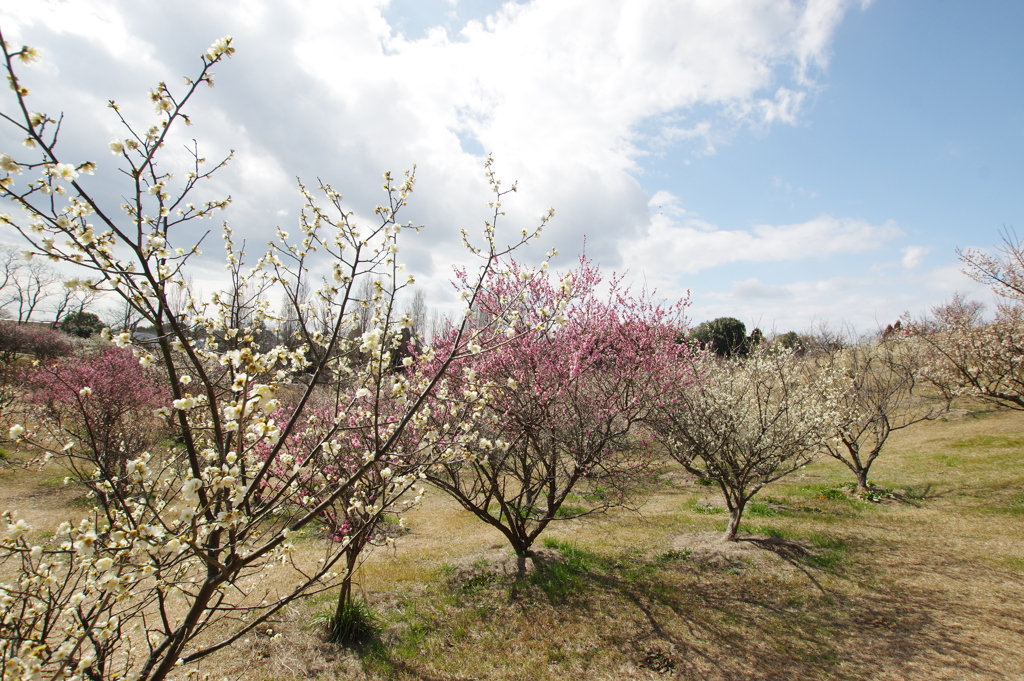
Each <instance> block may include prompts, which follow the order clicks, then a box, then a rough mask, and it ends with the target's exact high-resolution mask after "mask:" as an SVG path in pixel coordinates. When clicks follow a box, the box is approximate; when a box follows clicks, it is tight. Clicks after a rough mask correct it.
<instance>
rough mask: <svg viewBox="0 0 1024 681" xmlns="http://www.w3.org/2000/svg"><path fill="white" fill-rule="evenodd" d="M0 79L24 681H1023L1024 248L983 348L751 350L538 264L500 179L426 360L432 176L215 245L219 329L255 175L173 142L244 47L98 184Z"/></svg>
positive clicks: (11, 539)
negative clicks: (211, 228)
mask: <svg viewBox="0 0 1024 681" xmlns="http://www.w3.org/2000/svg"><path fill="white" fill-rule="evenodd" d="M0 45H3V47H4V59H5V65H4V68H5V70H6V74H7V77H8V81H9V84H10V86H11V94H9V95H8V100H7V101H6V102H5V103H4V104H3V106H4V107H5V108H4V109H3V110H2V111H0V114H2V115H0V124H2V125H3V126H6V128H7V129H8V132H9V133H12V134H16V135H17V137H18V138H19V139H21V140H23V141H22V144H21V147H19V148H18V149H8V150H6V152H4V153H0V197H3V198H4V199H5V200H6V203H7V205H8V207H9V208H10V210H11V211H12V212H11V214H8V213H0V223H3V225H4V227H3V229H4V230H6V233H8V234H9V235H10V236H11V237H12V238H14V239H17V240H20V248H19V247H18V246H14V245H11V244H7V245H4V246H3V247H2V248H0V284H2V285H0V316H3V315H6V317H5V318H4V319H3V320H2V321H0V447H2V452H0V454H2V456H0V482H2V486H0V502H2V503H0V511H2V512H3V515H2V517H0V607H2V612H0V670H2V677H0V678H2V681H29V680H31V681H37V680H39V679H53V680H54V681H57V680H60V681H124V680H128V679H130V680H131V681H163V679H197V680H198V679H203V680H204V681H205V680H206V679H243V678H245V679H260V680H263V679H266V680H268V681H269V680H272V679H274V680H276V679H317V678H319V679H334V678H364V679H451V680H456V679H458V680H463V681H469V680H470V679H539V678H549V679H619V678H643V677H650V678H660V677H662V676H666V677H677V678H687V679H737V680H739V679H780V678H787V679H788V678H795V679H804V678H822V679H893V680H895V679H1003V678H1008V675H1009V676H1010V677H1012V675H1013V674H1014V673H1016V670H1020V669H1024V620H1022V609H1021V607H1020V602H1021V601H1020V593H1021V586H1022V582H1024V549H1022V543H1021V539H1022V531H1021V517H1022V515H1024V491H1022V490H1024V467H1022V465H1021V464H1022V457H1024V438H1022V437H1021V436H1020V433H1021V432H1022V427H1024V371H1022V367H1024V363H1022V362H1021V359H1022V357H1024V350H1022V347H1024V343H1022V341H1021V334H1022V333H1024V241H1022V240H1020V239H1018V238H1017V237H1016V235H1015V234H1014V233H1013V232H1012V231H1006V232H1004V233H1003V245H1002V247H1001V248H1000V249H999V250H998V251H997V252H996V254H990V253H987V252H985V253H982V252H977V251H974V250H970V249H967V250H961V251H958V255H959V256H960V260H961V262H962V263H963V265H964V266H965V270H964V271H965V273H966V274H968V275H969V276H971V277H972V278H974V279H975V280H977V281H979V282H982V283H984V284H986V285H988V286H990V287H991V289H992V290H993V292H994V293H995V294H996V295H997V297H998V300H999V302H998V304H997V305H996V306H995V316H994V319H986V318H985V317H984V315H983V307H984V306H982V305H981V304H980V303H976V302H973V301H969V300H967V299H966V298H964V297H962V296H960V295H957V296H955V297H954V298H953V299H952V300H951V301H949V302H947V303H944V304H941V305H938V306H936V307H934V308H932V310H931V314H930V315H926V316H924V317H921V318H912V317H910V316H909V315H905V316H904V317H903V318H901V320H900V321H898V322H896V323H894V324H893V325H891V326H890V327H888V328H887V329H885V330H884V331H881V330H880V331H879V333H877V334H871V335H868V336H857V335H856V334H853V333H852V332H848V330H845V329H840V330H838V331H836V330H830V329H829V328H828V327H823V326H819V327H818V328H817V329H813V330H811V331H809V332H807V333H804V334H797V333H796V332H790V333H786V334H781V335H776V334H772V335H771V336H770V337H768V336H765V335H764V334H763V333H762V332H761V331H760V330H759V329H754V330H752V332H751V333H750V335H749V336H748V335H746V330H745V328H743V325H742V323H741V322H739V321H738V320H735V319H732V318H719V319H716V320H712V321H710V322H706V323H704V324H701V325H698V326H696V327H694V328H691V327H690V324H689V321H688V320H687V319H686V316H685V314H684V312H685V309H686V307H687V301H686V300H677V301H664V300H662V299H660V298H657V297H656V295H655V294H654V293H653V292H651V291H648V290H645V289H644V290H636V289H633V290H631V289H630V288H629V287H628V286H626V285H625V284H624V280H623V277H621V276H617V275H611V276H609V275H608V273H606V272H603V271H602V269H601V267H600V266H599V265H598V264H597V263H595V262H593V261H592V260H590V259H588V258H587V257H586V256H585V255H580V256H579V257H578V260H577V264H576V265H575V266H573V267H570V268H569V269H563V270H559V271H557V272H556V271H553V269H554V268H552V269H549V264H550V263H551V262H552V260H553V258H554V257H555V256H556V255H557V252H556V249H554V248H551V250H549V251H548V252H547V253H546V254H545V255H544V257H543V258H540V257H537V258H531V259H532V260H536V264H524V263H523V262H521V261H520V260H517V258H521V257H523V255H524V254H525V253H530V252H532V251H531V249H532V248H533V245H532V244H533V243H534V242H536V241H537V240H538V239H540V238H541V232H542V230H543V229H544V228H545V226H546V225H547V224H548V222H549V221H550V219H551V218H552V216H553V211H551V210H549V211H547V212H544V213H542V214H540V215H539V216H538V217H537V219H536V221H535V222H533V223H532V227H527V228H523V227H521V226H520V225H517V226H516V227H515V228H513V229H509V228H508V226H507V224H506V223H507V218H506V217H505V212H504V208H503V205H502V204H503V202H506V201H509V200H510V198H511V197H510V195H511V194H513V193H514V192H515V191H516V190H517V188H516V185H515V184H511V185H508V184H502V180H501V179H499V178H498V176H497V173H496V171H495V169H494V165H493V160H492V159H490V158H488V159H487V160H486V161H485V163H484V167H483V172H484V177H485V179H486V183H487V186H488V187H489V192H490V194H489V199H490V201H489V202H488V203H487V206H486V212H485V214H484V218H483V219H482V220H481V222H482V225H481V228H480V229H479V231H478V233H477V234H470V233H469V232H468V230H462V232H461V241H462V246H463V249H464V252H463V253H461V254H460V255H459V256H458V257H453V258H452V261H453V262H455V263H457V264H455V265H453V267H452V270H451V282H450V283H451V285H452V289H453V290H452V291H451V293H452V294H453V298H454V299H455V300H457V301H458V302H457V303H456V305H457V307H458V310H457V311H453V312H452V313H451V314H450V315H448V316H447V317H444V318H442V317H440V316H436V315H435V317H436V319H435V320H434V321H435V322H436V323H434V322H431V323H430V324H429V327H430V328H428V324H427V312H426V309H425V304H424V296H423V293H422V290H419V289H417V288H416V284H417V282H416V278H415V276H413V275H411V274H409V273H408V272H407V271H406V268H405V265H404V264H403V262H402V261H401V257H402V255H401V254H402V253H404V252H405V251H404V250H403V249H405V248H406V247H407V244H408V243H409V242H410V241H412V243H414V244H416V243H419V244H423V243H424V242H423V240H422V239H423V238H422V237H418V236H417V235H418V234H419V232H420V231H421V227H419V226H416V225H414V224H413V223H412V222H409V221H405V222H403V221H402V220H403V219H404V217H405V215H406V211H405V206H407V204H408V201H409V200H410V197H411V194H412V193H413V191H414V189H415V186H416V173H415V168H413V169H410V170H409V171H406V172H405V173H403V174H400V175H398V174H392V173H391V172H386V173H384V176H383V187H382V193H381V199H380V200H381V204H380V205H377V206H376V207H375V208H373V209H372V210H367V211H365V213H361V214H359V215H360V217H357V213H356V211H355V209H353V208H352V207H350V206H349V205H348V203H347V202H345V200H344V199H343V197H342V195H341V193H340V192H339V191H337V190H336V189H335V188H333V187H332V186H331V185H330V184H328V183H326V182H321V181H319V180H318V182H317V185H316V186H315V187H314V186H306V185H303V184H300V185H299V191H298V197H297V200H298V202H299V205H300V206H301V208H300V209H299V215H298V219H297V220H296V221H294V222H293V224H292V226H291V227H290V229H291V230H292V231H291V232H289V231H288V230H286V229H284V228H282V227H277V229H276V233H275V236H274V238H273V240H272V241H270V242H269V243H267V244H266V246H262V245H261V246H259V249H258V250H256V249H254V247H253V246H251V245H250V246H249V248H250V250H252V252H251V253H248V254H247V253H246V251H245V249H246V244H247V240H246V238H245V234H244V233H243V232H241V231H240V232H239V233H238V234H236V232H235V229H234V228H233V227H232V226H231V225H230V224H229V223H227V222H225V223H223V224H222V226H221V228H220V238H221V242H222V248H223V255H222V256H221V255H219V254H218V255H216V256H213V260H212V262H214V263H215V265H216V268H215V269H217V270H218V272H220V273H221V274H222V278H221V279H219V280H218V282H219V284H222V287H221V288H219V289H217V290H215V291H213V292H210V293H209V294H204V293H202V292H201V291H200V289H199V288H198V287H196V286H195V285H194V284H193V278H192V276H193V274H194V273H196V272H200V273H203V272H208V271H210V267H209V263H210V262H211V259H210V258H211V256H209V255H206V256H204V255H203V253H202V249H201V248H200V246H203V247H204V248H206V249H207V250H214V251H216V250H218V249H216V248H214V249H211V248H210V246H209V244H208V243H207V241H213V240H214V239H213V238H212V237H211V238H210V239H209V240H207V239H206V237H207V236H208V232H207V231H205V228H203V227H201V226H200V224H202V223H200V224H194V223H198V222H199V221H200V220H203V219H207V218H213V217H214V216H219V215H220V214H221V212H222V211H225V210H226V209H227V208H228V207H229V205H230V204H231V197H230V196H227V195H213V194H211V191H219V189H218V187H219V186H220V185H216V184H210V183H209V180H210V178H211V177H212V176H213V175H214V174H216V173H217V172H218V171H219V170H220V169H221V168H223V167H224V166H225V164H227V163H228V162H229V161H230V160H231V156H230V154H229V155H228V156H227V157H225V158H221V159H214V160H213V161H209V160H208V159H206V157H205V156H203V155H202V153H201V152H200V150H199V142H197V141H195V140H190V139H189V138H187V137H185V136H183V132H182V131H181V130H180V128H181V126H183V125H188V124H189V123H190V122H191V120H190V118H189V114H188V113H186V111H187V110H188V105H189V103H190V101H191V100H192V98H193V96H198V95H197V92H198V91H199V90H200V88H205V87H206V86H207V85H209V86H211V87H212V85H213V82H214V73H213V69H214V68H215V67H218V65H221V64H222V63H223V62H224V61H225V60H226V59H228V58H229V57H231V55H232V54H233V53H234V47H233V43H232V39H231V38H230V37H227V36H225V37H224V38H221V39H219V40H217V41H215V42H214V43H213V44H212V45H211V46H210V47H209V48H208V49H207V51H206V52H205V53H204V54H202V55H201V56H200V58H199V62H200V63H199V65H197V66H196V68H195V70H194V72H193V74H192V75H191V76H189V77H186V78H185V79H184V85H179V84H175V85H173V86H170V85H168V84H167V82H160V83H159V84H158V85H156V86H155V87H154V88H153V89H151V90H150V91H149V93H148V100H149V104H151V105H152V109H153V113H151V114H149V117H148V118H146V117H145V116H142V115H140V114H138V113H137V112H134V111H133V113H132V114H129V113H126V112H125V111H123V110H122V109H121V108H120V106H119V105H118V104H117V103H116V102H110V103H109V109H110V111H109V112H108V113H109V115H110V116H111V119H112V121H113V123H114V124H115V125H116V128H117V130H118V131H119V132H118V135H119V136H120V137H119V138H118V139H114V140H112V141H111V142H109V143H108V148H109V151H110V152H111V153H112V154H113V157H114V160H113V162H111V163H109V166H110V167H109V168H108V169H107V171H104V170H103V169H102V168H100V166H98V165H97V163H96V162H94V161H92V160H87V159H80V158H71V157H69V156H67V155H66V152H65V147H64V146H62V145H59V144H58V142H59V138H60V131H61V126H62V124H63V122H64V117H63V114H61V113H59V112H49V113H47V112H39V111H35V110H33V109H32V108H31V107H30V102H31V101H33V100H29V99H28V98H29V97H30V94H31V89H30V88H29V87H28V86H27V85H26V82H27V80H24V79H23V72H22V69H23V67H27V66H29V65H31V64H32V63H34V62H35V61H37V60H38V58H39V52H38V50H36V49H35V48H33V47H30V46H22V47H20V48H17V47H16V46H13V45H10V44H7V43H4V42H3V39H2V34H0ZM29 73H31V72H29ZM24 78H27V79H28V80H31V78H30V77H29V76H24ZM175 83H180V81H175ZM182 145H184V146H183V147H182ZM169 148H174V149H175V151H174V152H170V151H168V149H169ZM182 148H183V149H184V151H182ZM7 152H9V153H7ZM67 153H74V152H67ZM104 153H106V152H104ZM112 170H116V171H117V172H112ZM103 172H106V174H105V175H103V174H102V173H103ZM93 175H96V176H97V177H96V181H95V182H94V181H93V180H91V179H90V176H93ZM116 182H119V183H121V184H119V185H118V186H119V187H122V189H121V190H118V191H121V192H122V193H121V196H122V198H121V200H120V201H121V202H119V203H118V204H116V205H114V204H110V205H108V204H109V198H108V197H109V196H112V195H114V194H112V189H111V186H110V185H111V183H116ZM427 238H429V237H427ZM417 239H420V241H416V240H417ZM248 243H250V244H251V242H248ZM428 245H429V242H428ZM204 258H205V259H204ZM48 263H56V265H59V266H60V267H62V268H64V269H63V270H57V269H54V267H56V265H50V264H48ZM58 291H60V292H61V294H58V293H57V292H58ZM46 299H49V300H50V302H49V303H47V305H49V306H50V307H51V308H52V309H49V312H50V313H53V314H54V315H55V319H57V320H60V325H62V326H61V330H58V329H56V328H54V327H55V326H58V324H53V323H39V322H38V319H36V320H33V319H32V315H33V314H35V312H36V311H37V310H38V309H42V308H40V305H41V301H44V300H46ZM54 301H56V303H54ZM98 301H106V302H105V303H104V305H105V306H106V307H105V313H104V314H105V316H106V317H107V319H105V320H101V319H100V318H99V316H98V315H97V314H96V313H94V312H90V311H89V308H90V307H91V306H96V305H99V304H100V303H99V302H98ZM43 307H45V306H43ZM94 309H97V310H99V309H100V308H99V307H94ZM15 310H16V311H17V316H16V318H15V315H14V311H15ZM72 336H74V338H72Z"/></svg>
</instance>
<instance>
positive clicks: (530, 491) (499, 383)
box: [427, 259, 690, 556]
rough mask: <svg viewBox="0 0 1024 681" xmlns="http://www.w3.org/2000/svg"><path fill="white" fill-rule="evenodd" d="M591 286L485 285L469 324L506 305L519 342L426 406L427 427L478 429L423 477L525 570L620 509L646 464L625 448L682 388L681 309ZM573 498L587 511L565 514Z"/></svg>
mask: <svg viewBox="0 0 1024 681" xmlns="http://www.w3.org/2000/svg"><path fill="white" fill-rule="evenodd" d="M523 280H526V281H528V285H527V287H526V289H525V290H521V289H520V287H519V282H521V281H523ZM599 283H600V274H599V271H598V268H597V267H596V266H594V265H593V264H592V263H590V262H589V261H587V260H585V259H581V261H580V266H579V267H578V268H577V269H575V270H573V271H572V272H569V273H568V274H566V275H565V276H563V277H561V279H560V281H559V282H557V283H554V282H552V281H551V279H550V278H549V277H547V276H539V275H538V273H533V272H528V271H525V270H523V269H522V268H520V267H518V266H516V265H515V264H513V265H512V266H510V267H509V268H508V269H506V270H502V271H496V272H494V273H493V274H492V275H491V277H490V279H489V280H488V282H487V287H486V289H485V291H484V294H483V295H482V296H481V297H480V298H479V299H478V315H477V319H478V320H481V321H483V322H485V323H486V321H487V320H488V319H490V318H491V317H492V316H493V315H495V314H497V313H498V312H499V311H500V310H503V309H505V308H506V307H507V306H508V305H509V304H512V305H513V314H514V315H515V323H514V326H511V327H509V328H508V329H506V333H509V334H512V335H515V334H520V333H521V334H524V335H525V339H524V340H522V341H520V342H518V343H515V344H511V343H505V344H503V345H500V346H499V347H498V348H497V349H495V350H494V351H493V352H490V353H482V354H477V355H474V356H472V357H469V358H466V359H464V360H462V361H460V362H459V363H458V365H457V369H458V372H455V373H453V375H451V376H450V377H449V378H448V379H446V381H444V382H442V383H441V384H439V386H438V388H437V391H436V393H435V399H434V400H433V401H432V403H431V411H432V417H433V418H434V420H435V422H436V423H438V424H444V423H448V422H452V421H455V422H461V421H467V420H468V419H472V420H473V423H474V424H475V427H474V428H473V429H471V430H467V431H466V432H465V433H463V434H462V435H461V437H458V438H454V439H453V442H454V444H451V443H449V442H447V441H446V442H445V444H444V447H445V449H444V451H440V452H438V454H439V456H440V460H439V461H437V462H436V463H434V464H433V465H431V466H430V467H428V468H427V477H428V478H429V480H430V481H431V482H433V483H434V484H435V485H436V486H438V487H440V488H441V489H443V490H444V491H446V492H447V493H449V494H450V495H452V496H453V497H454V498H455V499H456V500H458V502H459V503H460V504H461V505H462V506H463V507H464V508H466V509H467V510H469V511H470V512H472V513H473V514H475V515H476V516H477V517H478V518H480V519H481V520H483V521H484V522H486V523H488V524H490V525H492V526H493V527H495V528H496V529H497V530H498V531H500V532H501V533H502V534H503V535H504V536H505V537H506V538H507V539H508V541H509V543H510V544H511V546H512V548H513V549H514V550H515V552H516V553H517V554H518V555H520V556H526V555H528V554H529V551H530V547H531V546H532V544H533V542H534V541H535V540H536V539H537V537H538V536H539V535H540V534H541V533H542V532H543V531H544V530H545V528H546V527H547V526H548V525H549V524H550V523H551V522H553V521H556V520H562V519H571V518H578V517H580V516H583V515H587V514H590V513H594V512H598V511H601V510H604V509H607V508H609V507H611V506H615V505H622V504H625V503H627V502H628V499H629V495H630V494H631V493H632V492H634V491H635V490H636V487H637V485H638V483H640V482H641V480H643V477H644V474H645V470H646V468H647V466H648V463H649V461H650V456H649V453H648V452H647V451H646V448H645V447H644V445H642V444H641V443H640V441H639V438H631V437H630V435H631V434H633V433H634V430H635V426H636V425H637V424H638V423H639V422H640V421H641V420H643V419H644V418H645V417H647V416H648V415H649V414H650V413H651V412H652V411H653V410H656V409H657V408H658V407H659V406H660V399H661V398H660V396H661V394H662V393H663V392H664V390H665V389H666V387H667V385H668V384H670V383H677V384H684V383H687V382H688V381H689V380H690V375H689V374H688V373H687V371H686V367H687V366H688V365H687V364H686V363H684V362H681V361H680V359H681V358H682V357H683V356H684V355H685V353H686V351H687V349H686V346H685V345H683V344H679V343H677V342H676V339H677V338H678V336H679V334H680V332H681V329H682V324H681V319H680V314H679V313H680V306H675V307H670V308H663V307H659V306H655V305H652V304H650V303H648V302H646V301H645V300H642V299H638V298H634V297H631V296H629V294H628V292H625V291H622V290H620V287H619V282H618V281H613V282H612V283H611V294H610V296H609V298H608V299H606V300H605V299H602V298H601V297H600V296H599V294H598V292H597V290H596V289H597V286H598V285H599ZM499 333H500V330H494V331H490V332H483V333H481V334H478V335H477V337H478V338H481V339H486V341H487V342H488V343H494V342H498V341H499V339H500V337H495V334H499ZM480 342H483V341H480ZM459 372H461V373H459ZM440 427H441V426H439V428H440ZM574 490H575V491H576V492H577V494H578V495H579V496H580V497H582V498H583V499H584V500H585V505H581V506H575V505H569V504H566V500H567V499H568V498H569V495H570V493H573V492H574Z"/></svg>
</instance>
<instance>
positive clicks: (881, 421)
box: [813, 335, 944, 492]
mask: <svg viewBox="0 0 1024 681" xmlns="http://www.w3.org/2000/svg"><path fill="white" fill-rule="evenodd" d="M813 345H814V346H815V347H817V348H820V349H821V353H820V354H819V355H818V356H817V357H815V359H816V360H817V361H818V362H819V363H820V364H822V365H824V366H828V367H829V368H830V369H831V370H832V371H833V372H835V373H836V375H838V376H839V377H840V380H841V381H842V382H843V383H844V384H845V387H846V390H844V391H842V392H841V393H839V415H840V420H839V428H838V430H837V436H838V437H837V439H830V440H826V441H825V442H824V443H823V444H824V447H825V451H826V452H827V453H828V454H829V456H831V457H833V458H835V459H837V460H839V461H841V462H842V463H843V464H844V465H845V466H846V467H847V468H849V469H850V470H851V471H852V472H853V474H854V475H855V476H857V489H858V491H860V492H864V491H866V490H867V488H868V473H869V471H870V470H871V465H872V464H873V463H874V462H875V460H876V459H877V458H878V456H879V454H881V453H882V448H883V447H884V446H885V443H886V441H887V440H888V438H889V435H890V434H891V433H892V432H893V431H894V430H902V429H903V428H907V427H908V426H911V425H913V424H915V423H919V422H921V421H924V420H926V419H932V418H935V417H936V416H938V415H939V414H940V413H941V412H942V411H943V410H944V407H943V405H940V404H937V403H936V402H935V401H934V400H928V399H925V398H923V397H922V396H921V395H919V394H917V392H916V391H915V388H916V387H917V375H918V373H919V372H920V369H921V360H922V350H923V348H922V345H921V343H920V342H919V341H918V340H917V339H915V338H911V337H907V336H903V335H891V336H890V337H889V338H888V339H885V340H881V341H879V342H877V343H860V344H854V345H849V346H846V347H842V346H839V345H838V344H826V343H814V344H813Z"/></svg>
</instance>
